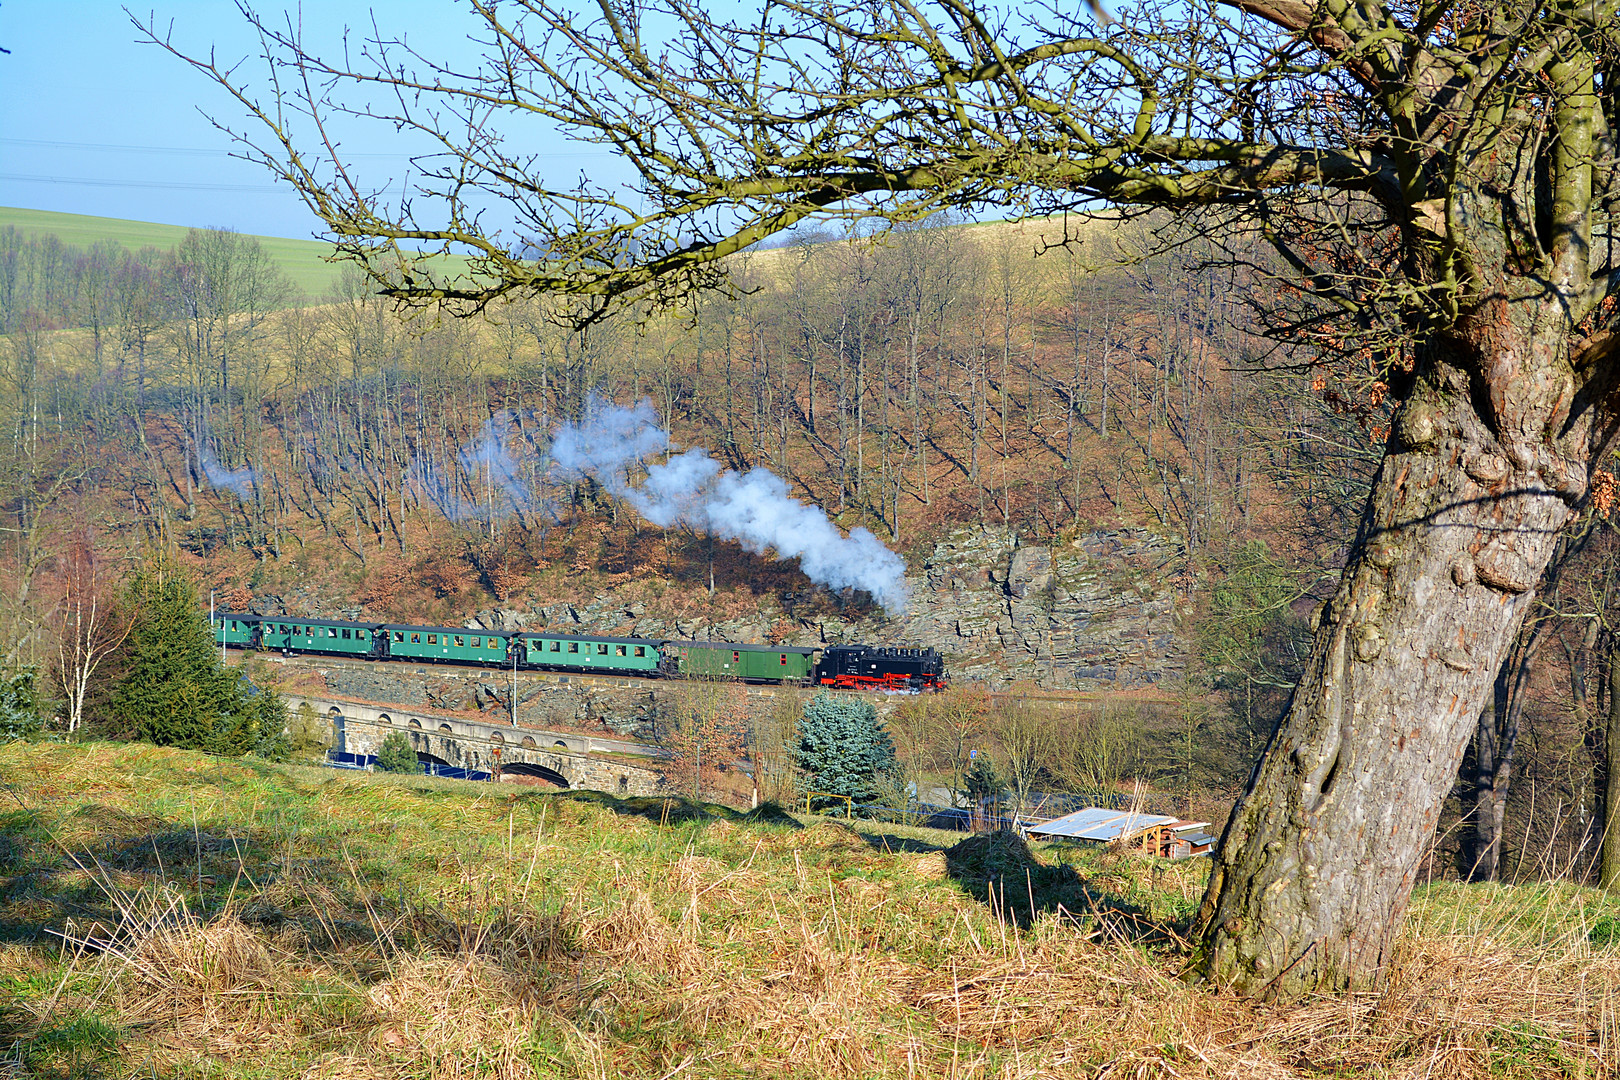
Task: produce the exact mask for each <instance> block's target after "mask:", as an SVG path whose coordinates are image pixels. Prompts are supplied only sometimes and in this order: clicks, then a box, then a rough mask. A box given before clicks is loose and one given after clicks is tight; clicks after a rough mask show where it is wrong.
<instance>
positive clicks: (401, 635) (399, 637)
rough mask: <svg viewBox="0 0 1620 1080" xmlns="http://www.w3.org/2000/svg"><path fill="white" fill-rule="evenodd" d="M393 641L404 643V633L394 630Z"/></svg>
mask: <svg viewBox="0 0 1620 1080" xmlns="http://www.w3.org/2000/svg"><path fill="white" fill-rule="evenodd" d="M394 640H395V641H404V640H405V631H403V630H395V631H394Z"/></svg>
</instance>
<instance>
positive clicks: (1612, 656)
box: [1598, 650, 1620, 892]
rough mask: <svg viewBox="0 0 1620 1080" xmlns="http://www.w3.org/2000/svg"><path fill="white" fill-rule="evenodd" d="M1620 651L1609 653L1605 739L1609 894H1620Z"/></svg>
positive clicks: (1603, 870) (1603, 879)
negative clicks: (1607, 710)
mask: <svg viewBox="0 0 1620 1080" xmlns="http://www.w3.org/2000/svg"><path fill="white" fill-rule="evenodd" d="M1617 751H1620V650H1615V651H1611V652H1610V653H1609V714H1608V724H1607V725H1606V726H1605V730H1604V739H1603V759H1604V764H1605V766H1606V771H1607V773H1608V778H1607V783H1605V784H1604V787H1603V849H1602V850H1603V854H1602V861H1601V863H1600V868H1599V874H1598V880H1599V883H1600V884H1601V885H1602V886H1603V887H1604V888H1605V889H1607V890H1608V891H1610V892H1616V891H1620V752H1617Z"/></svg>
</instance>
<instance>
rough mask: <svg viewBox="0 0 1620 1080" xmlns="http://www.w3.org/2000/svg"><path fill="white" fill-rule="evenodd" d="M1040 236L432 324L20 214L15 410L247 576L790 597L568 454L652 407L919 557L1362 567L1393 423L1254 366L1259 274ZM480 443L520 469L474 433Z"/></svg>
mask: <svg viewBox="0 0 1620 1080" xmlns="http://www.w3.org/2000/svg"><path fill="white" fill-rule="evenodd" d="M1041 239H1042V236H1041V234H1040V231H1039V230H1038V228H1037V227H1035V226H1026V227H1024V228H1023V229H1021V230H1014V229H1009V228H1003V227H985V228H977V229H969V228H933V229H917V230H914V231H909V232H902V233H898V234H895V235H893V236H891V237H889V238H888V239H886V240H884V241H881V242H873V241H869V240H831V239H822V240H820V241H819V242H805V243H802V244H799V245H797V246H795V247H792V248H787V249H780V250H775V251H769V252H763V253H760V254H756V255H753V256H749V257H746V258H745V259H744V260H742V261H740V262H739V264H738V265H737V266H736V267H735V278H736V281H737V283H738V286H739V288H738V289H737V290H736V293H735V294H734V295H732V296H729V297H709V298H706V299H705V300H704V301H703V302H702V304H701V305H700V306H698V307H696V308H695V309H694V308H687V309H682V310H679V311H673V312H665V313H655V314H649V315H646V316H645V317H644V319H643V320H640V321H638V320H633V319H618V320H614V321H611V322H607V323H603V324H599V325H596V326H593V327H591V328H590V329H588V330H585V331H574V330H571V329H568V328H567V327H568V324H569V322H570V321H571V318H572V316H574V315H575V314H577V313H575V312H569V311H565V310H562V309H558V308H553V307H548V306H547V304H546V303H543V302H536V303H527V304H513V305H511V306H508V307H504V308H501V309H499V310H492V311H491V312H490V318H489V321H487V322H475V321H458V320H448V319H446V320H442V321H438V322H436V323H434V322H430V321H428V320H425V319H417V320H416V321H415V322H413V323H405V322H402V321H400V320H399V319H397V318H395V317H394V315H393V314H392V313H391V312H390V310H389V308H388V306H387V304H386V303H384V302H382V301H380V300H378V299H376V298H374V297H371V296H368V295H366V294H365V293H364V292H363V290H362V289H361V288H360V287H359V286H358V284H357V282H355V281H353V280H352V279H351V280H349V281H347V282H346V283H345V284H344V285H343V286H341V287H339V288H337V289H334V290H333V291H332V292H330V293H328V294H327V295H324V296H321V297H317V298H312V299H311V301H310V303H309V306H305V307H301V308H297V309H294V310H291V311H282V310H280V309H281V307H282V305H283V304H284V303H285V300H286V296H287V294H288V291H289V289H288V286H287V283H286V282H285V280H284V278H282V277H281V275H279V274H278V273H277V272H276V271H275V269H274V267H273V266H271V265H270V263H269V261H268V260H267V259H266V258H265V257H264V254H263V252H262V250H261V249H260V248H259V247H258V245H257V244H256V243H253V242H251V241H249V240H246V239H244V238H240V237H234V236H232V235H231V234H221V233H212V234H210V233H199V234H196V235H194V236H193V237H191V238H190V239H188V240H187V242H186V243H185V244H183V245H181V246H180V247H179V248H177V249H176V250H175V251H173V252H170V253H163V254H155V253H148V254H147V255H144V256H142V255H133V256H132V255H129V254H127V253H118V254H117V255H116V256H112V257H109V256H108V255H107V253H106V252H102V251H90V252H82V251H77V250H74V249H70V248H69V249H63V250H62V251H61V252H60V253H58V254H57V256H56V257H55V258H51V257H49V254H50V253H48V252H47V251H46V250H45V249H44V247H43V246H42V245H40V244H39V243H38V242H36V241H33V240H24V239H23V238H22V237H20V236H18V235H16V234H8V240H7V241H6V246H5V251H4V254H3V256H0V257H3V258H4V266H5V268H6V269H5V271H4V280H3V281H0V320H3V322H0V328H3V329H4V331H5V334H6V356H5V357H4V365H5V371H4V378H5V379H6V382H7V383H8V384H9V387H8V389H10V390H11V391H12V392H11V393H9V394H8V395H7V399H8V400H7V402H6V408H7V410H8V411H9V412H11V413H12V415H11V416H10V417H8V422H9V426H10V427H11V428H12V429H13V430H14V432H15V433H16V434H15V438H14V445H15V447H16V448H17V452H18V453H19V455H21V458H22V459H26V460H27V461H28V462H29V463H30V464H28V465H26V466H21V467H19V468H18V469H15V470H13V472H14V474H15V475H16V476H17V477H18V479H19V481H20V482H22V483H26V484H33V485H35V487H36V489H37V487H38V485H40V484H42V483H56V482H62V483H64V484H65V485H66V487H67V488H68V489H69V490H70V491H71V497H69V498H66V499H57V500H52V501H53V502H57V503H58V504H59V505H58V506H57V507H56V509H55V510H54V511H52V512H55V513H71V514H78V515H81V516H86V520H87V521H100V522H103V523H104V524H105V525H106V526H113V527H115V528H117V529H129V528H137V527H138V528H139V529H142V530H146V531H150V532H154V533H162V534H163V535H166V536H168V537H170V538H171V539H172V540H173V541H174V542H175V543H177V544H179V545H180V546H182V547H183V548H185V549H187V550H189V551H191V552H193V553H194V554H195V555H197V556H198V557H201V558H204V559H206V560H207V562H208V566H209V572H210V574H211V575H212V577H213V578H214V579H215V580H216V581H218V582H219V583H221V584H223V585H229V586H232V587H237V588H247V589H254V590H257V589H260V588H267V589H270V590H272V591H274V590H277V589H280V588H281V587H282V585H283V584H284V583H285V582H286V581H288V580H290V578H288V576H287V574H288V572H289V571H291V572H292V573H295V574H296V575H298V576H299V577H300V578H302V579H303V580H309V575H310V574H311V573H314V574H316V575H317V577H320V576H322V575H333V581H334V583H346V585H347V586H348V587H349V589H350V592H351V596H352V599H353V600H354V601H355V602H359V603H365V604H368V605H373V606H378V608H379V610H393V609H392V608H391V607H390V605H394V604H404V605H407V607H408V608H409V609H410V610H415V611H420V610H421V608H422V606H423V605H424V604H425V605H427V606H429V607H432V606H435V605H434V601H435V600H448V599H451V598H454V599H455V601H456V603H451V604H439V605H437V606H438V607H439V608H442V610H443V612H444V613H445V614H446V615H448V614H451V613H453V612H454V611H459V610H465V609H466V608H467V607H468V606H469V605H472V606H477V601H478V600H480V599H482V600H485V601H493V602H498V603H503V604H504V603H508V602H519V601H521V600H523V599H526V598H529V597H538V596H540V595H542V592H544V591H545V590H548V589H550V590H553V591H554V590H555V589H559V588H561V589H569V588H572V589H577V590H588V589H593V588H599V587H602V586H604V585H606V586H611V585H614V584H619V583H623V582H625V581H629V580H630V579H631V577H632V576H634V577H635V578H636V579H637V580H638V581H644V580H646V574H645V570H646V569H647V568H654V569H656V570H657V571H658V572H659V573H660V574H664V573H666V572H667V573H677V572H678V573H685V572H686V569H687V568H688V564H691V563H693V562H694V561H697V562H701V563H702V564H703V568H704V574H703V575H702V576H703V577H704V578H705V579H706V578H707V565H708V562H709V561H710V558H711V555H712V557H713V558H714V559H715V560H716V565H717V571H716V579H715V586H716V588H717V589H725V588H738V587H742V586H744V585H747V586H749V587H756V586H757V585H759V584H772V583H780V584H781V585H782V586H783V587H786V586H787V583H788V582H791V581H792V580H793V574H792V572H791V568H785V567H784V568H775V567H770V566H768V565H766V564H765V563H764V562H761V561H759V560H754V559H741V560H739V559H738V558H737V553H735V552H728V551H725V550H718V549H717V550H714V551H712V552H711V550H710V548H711V547H714V545H709V544H696V543H694V538H693V537H691V536H679V535H668V534H667V533H665V532H663V531H661V530H655V529H648V528H645V527H642V526H640V525H639V524H638V523H636V522H634V521H627V520H622V514H621V512H620V508H619V507H618V506H616V505H615V504H614V502H613V500H611V499H606V498H603V497H602V495H601V492H600V491H599V490H598V489H596V487H595V485H593V484H590V483H581V482H578V481H577V479H576V480H575V481H573V482H569V481H568V480H567V478H563V477H560V476H559V475H558V472H557V470H556V469H555V468H553V467H552V463H551V461H550V458H549V456H548V453H547V449H548V445H549V439H550V436H551V434H552V432H553V430H554V429H555V427H556V425H557V424H559V423H561V422H565V421H577V420H579V419H580V418H582V417H583V416H584V415H585V414H586V413H587V411H588V409H589V408H590V403H591V401H592V400H593V399H595V400H600V401H604V402H618V403H621V404H630V403H633V402H635V401H638V400H641V399H643V398H646V399H649V400H650V401H651V403H652V405H653V407H654V409H655V410H656V413H657V415H658V416H659V417H661V418H662V420H663V423H664V424H665V425H667V426H668V427H669V429H670V430H671V432H672V433H673V435H674V439H675V441H676V442H677V443H678V444H680V446H681V447H683V448H684V447H689V446H701V447H706V448H708V449H709V450H711V451H712V453H713V455H714V456H715V457H716V458H717V459H719V460H720V461H721V462H722V463H723V464H724V465H725V466H726V467H728V468H732V469H737V470H748V469H751V468H754V467H764V468H767V469H770V470H771V471H773V472H775V473H776V474H778V475H780V476H781V477H783V478H784V479H785V480H786V481H787V483H788V485H789V487H790V489H791V491H792V493H793V494H794V495H795V496H797V497H800V498H804V499H807V500H809V501H812V502H814V503H816V504H818V505H820V506H822V507H824V508H825V509H826V510H827V512H828V513H829V514H830V515H832V516H833V517H834V518H835V519H836V520H837V522H838V523H839V524H840V525H841V526H843V527H845V528H846V529H847V528H849V527H852V526H856V525H864V526H866V527H868V528H870V529H872V530H873V531H874V532H875V533H877V534H878V536H880V537H881V538H882V539H883V540H884V541H886V542H888V543H889V544H890V545H892V546H894V547H896V548H897V549H899V550H901V551H903V552H907V553H910V554H913V555H914V554H916V553H917V552H920V551H923V550H926V545H927V544H928V543H929V542H930V541H931V540H932V539H934V538H936V537H938V536H939V535H941V534H942V532H943V531H945V530H948V529H949V528H951V527H953V526H958V525H961V524H964V523H977V522H983V523H987V524H995V525H1003V526H1008V527H1010V528H1013V529H1016V530H1017V531H1018V533H1019V534H1020V535H1022V536H1025V537H1038V538H1053V537H1058V536H1064V535H1073V534H1074V533H1076V532H1077V531H1085V530H1088V529H1093V528H1106V527H1113V526H1119V525H1133V526H1146V527H1149V528H1151V529H1154V530H1156V531H1158V532H1161V533H1164V534H1166V535H1174V536H1175V537H1176V538H1178V540H1179V541H1180V542H1181V543H1182V544H1183V550H1184V552H1185V556H1186V558H1185V564H1184V566H1183V567H1182V568H1181V569H1182V571H1183V572H1184V573H1186V574H1187V575H1189V576H1188V577H1187V579H1186V581H1185V583H1184V589H1185V590H1186V591H1187V592H1188V593H1189V594H1191V593H1192V592H1194V591H1195V589H1196V585H1195V579H1196V577H1197V575H1198V574H1199V573H1201V572H1202V571H1203V570H1205V569H1208V568H1211V567H1213V568H1219V567H1220V566H1222V565H1223V564H1224V559H1225V558H1226V555H1227V553H1228V552H1229V551H1230V550H1231V549H1232V548H1233V546H1234V544H1241V543H1242V542H1243V541H1245V540H1248V539H1251V538H1255V537H1261V536H1263V537H1264V538H1265V539H1266V541H1267V543H1268V545H1269V546H1270V547H1271V548H1272V549H1273V550H1275V551H1276V552H1277V553H1278V555H1279V556H1280V557H1281V558H1284V559H1285V560H1289V561H1291V562H1299V563H1300V564H1301V565H1312V566H1314V565H1317V564H1322V565H1328V564H1331V562H1332V559H1333V554H1334V551H1333V547H1334V544H1335V543H1342V539H1343V535H1342V534H1343V529H1342V524H1341V520H1340V515H1341V514H1342V511H1343V505H1344V504H1345V502H1346V500H1347V499H1349V500H1351V501H1353V500H1354V497H1355V493H1356V492H1357V491H1358V490H1359V488H1360V486H1361V484H1362V483H1364V479H1365V477H1364V473H1365V469H1366V465H1365V463H1366V462H1367V461H1368V460H1370V456H1371V446H1372V443H1373V440H1374V439H1375V438H1376V433H1375V432H1372V431H1363V430H1361V429H1360V428H1359V427H1358V425H1357V424H1355V423H1345V422H1343V421H1342V420H1340V419H1337V418H1335V417H1334V416H1333V415H1332V411H1331V410H1330V409H1328V408H1325V407H1324V406H1323V403H1322V402H1321V401H1320V400H1319V399H1318V398H1317V397H1316V396H1314V395H1312V394H1310V393H1309V392H1308V390H1307V384H1308V379H1309V373H1308V372H1306V373H1302V374H1285V375H1279V376H1277V377H1275V378H1272V379H1268V380H1263V381H1257V380H1249V379H1244V380H1233V379H1232V378H1231V372H1232V369H1233V368H1235V367H1256V366H1259V365H1261V364H1263V363H1264V362H1265V361H1264V359H1263V348H1262V344H1261V343H1259V342H1258V341H1257V340H1254V339H1251V338H1250V337H1249V336H1248V335H1246V334H1245V333H1244V332H1243V330H1242V327H1243V326H1244V325H1245V321H1246V320H1245V311H1244V308H1243V304H1242V300H1243V293H1244V291H1245V290H1246V289H1248V288H1249V287H1250V286H1249V285H1248V284H1247V283H1244V282H1240V281H1235V280H1233V278H1232V277H1231V274H1230V272H1223V273H1216V272H1213V271H1211V272H1198V271H1196V270H1195V269H1194V268H1193V264H1194V261H1195V260H1194V258H1193V257H1192V256H1188V257H1186V258H1184V259H1177V258H1159V259H1155V260H1152V261H1150V262H1148V263H1146V264H1143V265H1138V266H1134V267H1130V268H1128V269H1116V270H1112V271H1107V270H1105V271H1104V272H1101V273H1096V272H1088V267H1087V265H1086V264H1087V263H1088V262H1093V261H1098V260H1095V259H1093V258H1091V257H1090V255H1089V253H1088V252H1087V251H1086V250H1085V246H1084V245H1081V246H1080V247H1081V249H1080V250H1079V251H1077V252H1076V251H1065V250H1055V251H1051V252H1049V253H1047V254H1046V255H1044V256H1043V257H1041V258H1038V259H1037V258H1033V257H1032V255H1033V252H1034V250H1035V248H1036V246H1037V245H1038V244H1039V243H1040V242H1041ZM1116 240H1117V241H1122V242H1123V244H1124V246H1125V249H1126V250H1128V249H1129V237H1127V236H1111V237H1095V238H1093V239H1092V241H1091V243H1092V247H1093V248H1096V249H1098V250H1099V251H1101V250H1105V247H1104V243H1103V241H1108V242H1110V243H1111V242H1113V241H1116ZM492 419H493V421H494V425H495V428H494V429H491V430H490V431H486V427H487V425H490V423H491V421H492ZM481 433H483V434H484V435H488V434H494V435H495V436H496V439H495V441H496V442H498V443H500V444H501V446H502V447H503V448H504V449H506V450H507V451H509V452H510V455H511V460H512V461H513V462H515V463H516V464H517V466H518V467H519V470H520V471H519V472H518V473H517V474H515V475H513V476H505V475H503V474H502V473H501V469H502V467H503V466H502V465H501V464H500V463H499V462H496V463H494V466H493V468H492V465H491V463H490V461H488V460H486V459H485V458H482V457H480V456H479V455H478V454H477V453H464V452H463V451H464V449H465V448H469V447H473V446H474V445H475V444H477V443H478V442H479V441H480V438H481ZM70 462H76V464H70ZM46 477H50V479H49V480H46V479H45V478H46ZM112 491H116V492H117V493H118V494H117V500H118V504H119V505H117V506H116V508H115V506H114V503H112V502H110V501H109V500H108V498H107V493H108V492H112ZM63 494H67V492H63ZM70 505H71V507H72V508H71V509H69V506H70ZM25 561H26V560H25ZM732 563H735V564H736V565H734V566H733V565H731V564H732ZM551 567H561V568H562V569H563V570H564V571H565V572H563V573H556V574H548V573H547V572H546V571H547V570H548V569H549V568H551ZM762 575H763V576H764V577H765V579H766V581H765V582H760V581H759V580H758V579H759V578H760V577H761V576H762ZM783 575H786V576H783ZM407 579H408V580H407ZM411 583H419V584H420V585H421V586H422V587H423V588H425V589H426V590H427V592H428V593H432V594H437V595H436V596H429V595H419V594H418V593H417V591H416V590H413V589H412V587H411ZM704 585H705V591H707V581H706V580H705V581H704ZM480 594H481V595H480ZM326 595H327V596H328V597H329V598H331V596H332V594H331V593H327V594H326ZM458 605H459V606H458ZM401 610H405V609H403V608H402V609H401Z"/></svg>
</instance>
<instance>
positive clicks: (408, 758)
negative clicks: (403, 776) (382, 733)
mask: <svg viewBox="0 0 1620 1080" xmlns="http://www.w3.org/2000/svg"><path fill="white" fill-rule="evenodd" d="M377 768H379V769H381V770H382V771H383V772H391V773H407V774H410V775H412V776H414V775H416V774H417V773H419V772H421V771H422V763H421V762H420V761H418V760H417V758H416V751H415V750H413V749H411V740H410V739H409V738H407V737H406V735H405V733H404V732H403V731H390V732H389V733H388V736H387V738H385V739H383V741H382V745H381V746H379V747H378V748H377Z"/></svg>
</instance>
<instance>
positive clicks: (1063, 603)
mask: <svg viewBox="0 0 1620 1080" xmlns="http://www.w3.org/2000/svg"><path fill="white" fill-rule="evenodd" d="M1182 554H1183V553H1182V549H1181V546H1180V545H1179V544H1177V543H1175V542H1173V541H1171V540H1167V539H1165V538H1163V537H1160V536H1157V535H1154V534H1152V533H1149V532H1147V531H1145V530H1129V531H1115V532H1093V533H1088V534H1086V535H1084V536H1081V537H1079V538H1078V539H1076V540H1075V541H1074V542H1073V543H1070V544H1065V545H1063V546H1061V547H1046V546H1040V545H1033V544H1031V545H1022V544H1019V543H1018V542H1017V540H1016V538H1015V537H1013V536H1010V535H1009V534H1007V533H1006V532H1004V531H989V530H973V531H967V530H963V531H961V532H958V533H955V534H953V535H952V536H950V537H948V538H947V539H946V540H945V541H943V542H942V543H940V544H939V545H938V546H937V547H935V549H934V553H933V554H932V555H931V556H930V557H929V559H928V561H927V562H926V563H924V564H923V573H922V575H921V576H920V578H919V579H918V580H917V581H916V582H915V584H914V585H913V594H912V603H911V609H910V610H909V611H908V613H907V615H906V617H905V619H904V620H902V625H903V627H904V629H903V631H902V634H903V636H904V637H905V638H906V639H907V640H910V641H915V642H918V643H920V644H924V645H932V646H933V647H935V648H937V649H939V650H940V651H941V652H944V653H946V654H947V656H948V657H949V658H950V659H951V660H952V661H953V662H952V664H951V670H952V672H953V673H955V674H956V675H957V676H958V677H959V678H961V677H967V678H980V679H986V680H989V681H992V682H1000V681H1004V680H1007V679H1032V680H1034V681H1036V682H1038V683H1040V684H1041V685H1044V686H1054V687H1056V686H1075V687H1082V688H1099V687H1108V688H1117V689H1128V688H1131V687H1137V686H1144V685H1149V684H1152V683H1157V682H1160V681H1163V680H1165V679H1168V678H1174V677H1176V676H1177V675H1179V673H1180V672H1181V670H1182V667H1183V662H1184V658H1183V655H1182V649H1181V644H1180V642H1179V640H1178V639H1177V637H1176V623H1177V608H1176V595H1175V590H1174V587H1173V585H1172V583H1171V580H1170V576H1171V574H1172V572H1173V571H1174V570H1175V569H1176V568H1177V566H1178V565H1179V563H1180V561H1181V557H1182Z"/></svg>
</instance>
